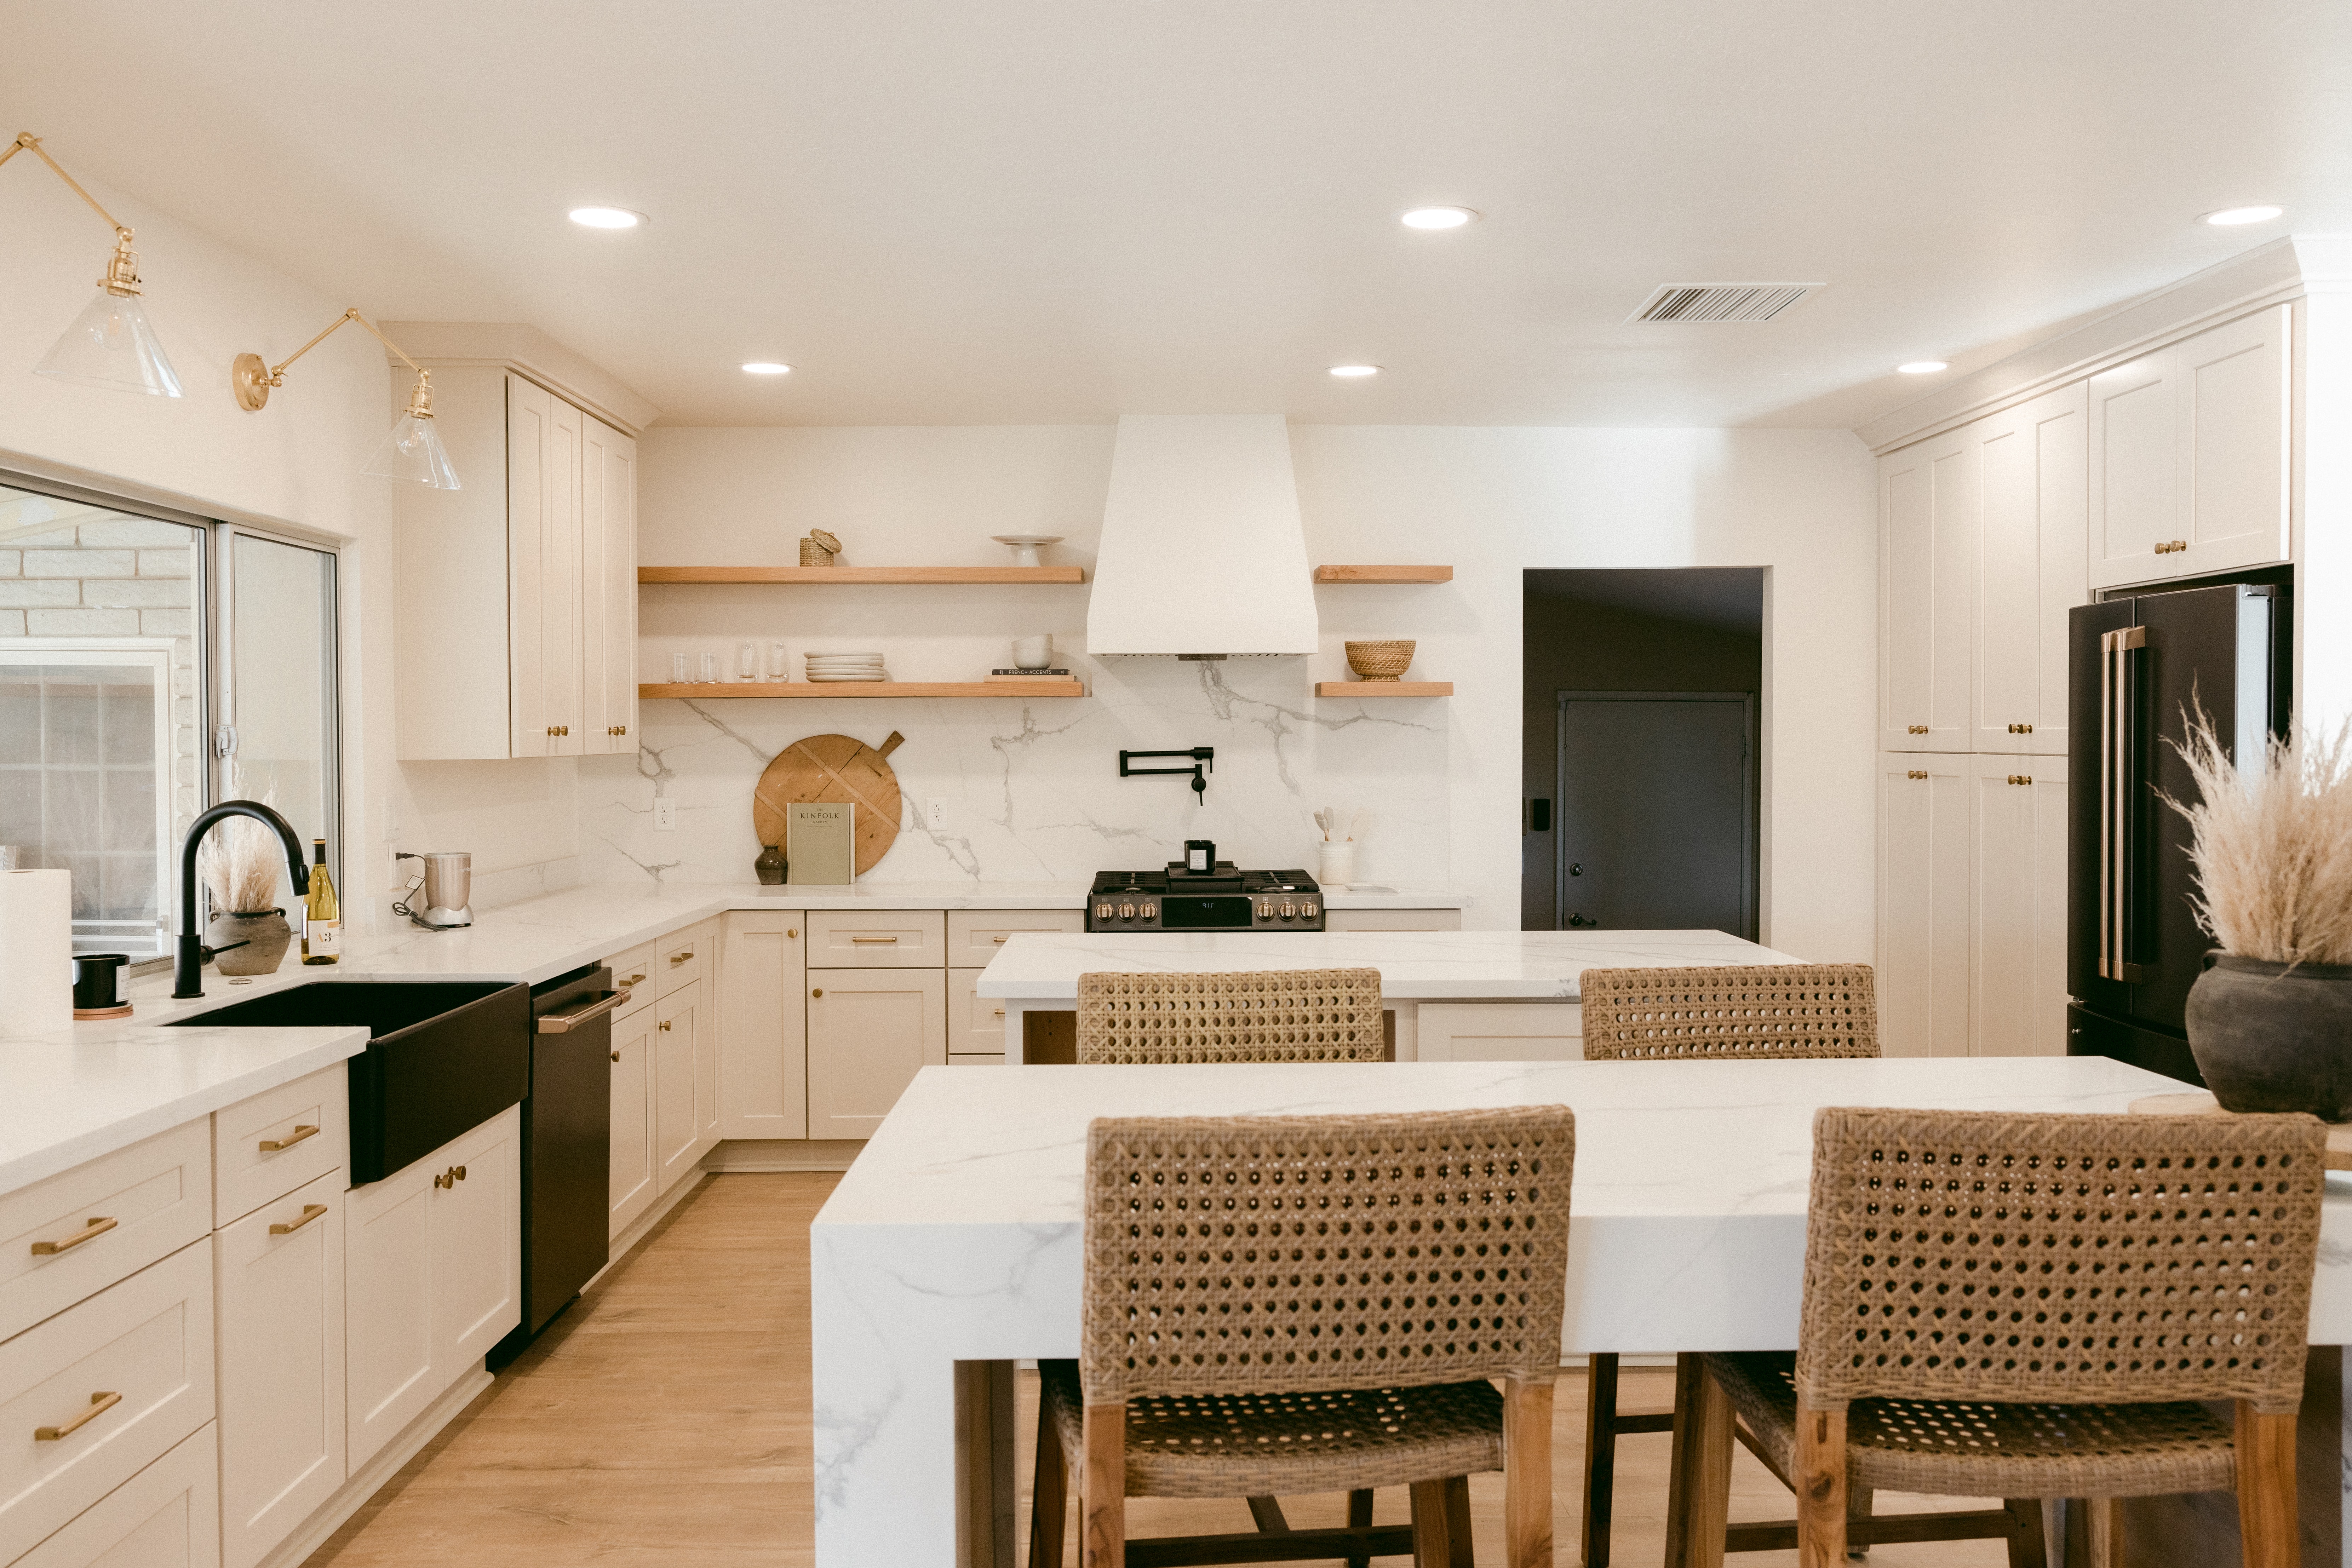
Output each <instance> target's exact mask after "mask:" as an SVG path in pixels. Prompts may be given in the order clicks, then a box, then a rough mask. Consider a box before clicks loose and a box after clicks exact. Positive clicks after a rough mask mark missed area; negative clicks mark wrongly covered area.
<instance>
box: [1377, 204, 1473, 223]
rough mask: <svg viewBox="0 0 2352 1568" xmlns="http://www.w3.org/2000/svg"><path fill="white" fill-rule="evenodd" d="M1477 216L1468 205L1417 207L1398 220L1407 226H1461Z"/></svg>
mask: <svg viewBox="0 0 2352 1568" xmlns="http://www.w3.org/2000/svg"><path fill="white" fill-rule="evenodd" d="M1476 216H1478V215H1477V214H1476V213H1474V212H1472V211H1471V210H1470V209H1469V208H1468V207H1415V208H1413V209H1412V211H1411V212H1409V213H1407V214H1405V215H1404V216H1402V218H1399V219H1398V220H1397V221H1398V222H1400V223H1402V224H1403V225H1404V226H1405V227H1407V228H1460V227H1461V226H1463V225H1464V224H1465V223H1468V222H1469V221H1470V220H1471V219H1472V218H1475V217H1476Z"/></svg>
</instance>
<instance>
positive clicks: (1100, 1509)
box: [1078, 1405, 1127, 1568]
mask: <svg viewBox="0 0 2352 1568" xmlns="http://www.w3.org/2000/svg"><path fill="white" fill-rule="evenodd" d="M1086 1447H1087V1451H1086V1455H1085V1457H1084V1458H1083V1459H1081V1461H1080V1463H1081V1465H1082V1466H1083V1468H1082V1470H1081V1472H1080V1475H1079V1484H1078V1499H1079V1500H1078V1563H1079V1564H1080V1568H1127V1406H1126V1405H1087V1407H1086Z"/></svg>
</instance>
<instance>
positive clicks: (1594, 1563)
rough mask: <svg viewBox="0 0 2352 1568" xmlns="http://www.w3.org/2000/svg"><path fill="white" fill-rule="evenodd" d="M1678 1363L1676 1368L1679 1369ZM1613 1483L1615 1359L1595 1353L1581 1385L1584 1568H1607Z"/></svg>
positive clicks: (1608, 1353)
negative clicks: (1582, 1390)
mask: <svg viewBox="0 0 2352 1568" xmlns="http://www.w3.org/2000/svg"><path fill="white" fill-rule="evenodd" d="M1679 1364H1680V1363H1677V1366H1678V1367H1679ZM1616 1480H1617V1357H1616V1354H1615V1352H1594V1353H1593V1354H1592V1355H1591V1357H1590V1358H1589V1361H1588V1369H1587V1371H1586V1373H1585V1384H1584V1529H1583V1532H1582V1534H1581V1536H1580V1544H1581V1545H1582V1547H1583V1551H1584V1568H1609V1516H1610V1512H1611V1504H1612V1501H1613V1500H1614V1499H1615V1492H1616Z"/></svg>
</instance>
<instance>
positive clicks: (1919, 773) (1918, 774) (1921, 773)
mask: <svg viewBox="0 0 2352 1568" xmlns="http://www.w3.org/2000/svg"><path fill="white" fill-rule="evenodd" d="M1908 776H1910V777H1912V778H1915V779H1924V778H1926V777H1927V769H1925V768H1913V769H1912V770H1911V772H1910V773H1909V775H1908Z"/></svg>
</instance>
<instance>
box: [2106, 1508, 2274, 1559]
mask: <svg viewBox="0 0 2352 1568" xmlns="http://www.w3.org/2000/svg"><path fill="white" fill-rule="evenodd" d="M2083 1513H2084V1523H2085V1524H2086V1525H2087V1526H2088V1528H2087V1529H2086V1530H2085V1531H2084V1536H2085V1538H2086V1540H2085V1546H2086V1550H2085V1552H2084V1555H2085V1556H2087V1557H2088V1558H2089V1559H2090V1568H2124V1531H2123V1523H2124V1510H2123V1500H2121V1499H2120V1498H2111V1497H2095V1498H2085V1499H2084V1501H2083ZM2253 1563H2254V1558H2253V1554H2252V1552H2249V1553H2247V1555H2246V1568H2253Z"/></svg>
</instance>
